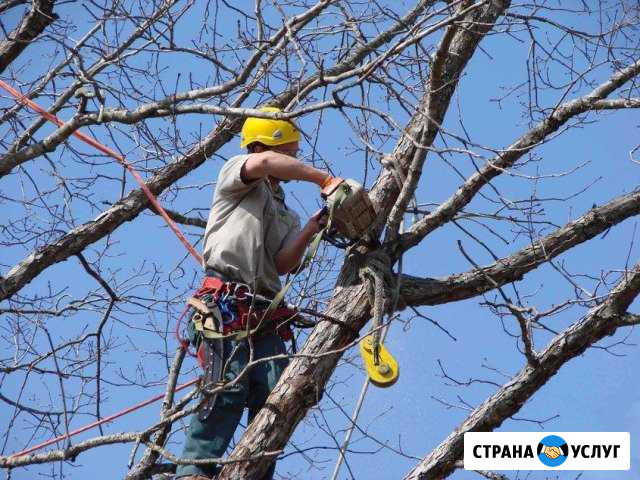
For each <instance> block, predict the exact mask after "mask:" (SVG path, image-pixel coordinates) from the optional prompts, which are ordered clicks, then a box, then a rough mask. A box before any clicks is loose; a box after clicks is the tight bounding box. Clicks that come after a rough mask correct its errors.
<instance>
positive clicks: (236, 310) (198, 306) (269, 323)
mask: <svg viewBox="0 0 640 480" xmlns="http://www.w3.org/2000/svg"><path fill="white" fill-rule="evenodd" d="M272 303H273V302H272V300H270V299H267V298H265V297H262V296H260V295H256V294H254V293H252V292H251V290H250V288H249V286H248V285H246V284H243V283H237V282H225V281H223V280H222V279H220V278H217V277H205V279H204V282H203V284H202V287H200V289H199V290H198V291H197V292H195V294H194V295H193V296H192V297H191V298H189V300H187V306H188V307H189V308H190V309H191V310H193V313H192V315H191V319H190V325H189V330H190V341H191V343H192V344H193V345H194V347H195V349H196V352H197V353H196V357H197V359H198V363H200V366H201V367H202V368H203V370H204V373H203V383H204V388H205V389H207V388H215V387H220V386H222V385H223V384H224V382H223V377H224V367H225V361H226V357H225V347H226V348H229V344H228V343H225V340H233V341H240V340H244V339H246V338H247V337H249V336H252V335H257V336H259V335H261V334H263V333H266V332H271V331H275V332H277V333H278V335H279V336H280V338H282V339H283V340H284V341H289V340H291V339H292V338H293V332H292V331H291V323H292V322H294V321H295V319H296V318H297V317H298V311H297V310H296V309H294V308H291V307H290V306H287V305H277V306H276V307H275V308H271V309H270V307H271V304H272ZM216 398H217V393H214V394H211V395H208V397H207V399H206V400H205V402H204V403H203V404H202V407H201V409H200V411H199V412H198V416H199V418H200V420H201V421H205V420H206V419H207V418H208V417H209V415H210V414H211V412H212V410H213V407H214V405H215V402H216Z"/></svg>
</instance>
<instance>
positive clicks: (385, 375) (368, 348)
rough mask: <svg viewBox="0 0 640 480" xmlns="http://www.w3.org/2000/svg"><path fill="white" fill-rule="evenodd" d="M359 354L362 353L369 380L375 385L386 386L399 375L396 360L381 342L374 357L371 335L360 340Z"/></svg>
mask: <svg viewBox="0 0 640 480" xmlns="http://www.w3.org/2000/svg"><path fill="white" fill-rule="evenodd" d="M360 355H362V361H363V362H364V366H365V368H366V369H367V375H368V376H369V380H370V381H371V383H373V384H374V385H375V386H376V387H381V388H386V387H390V386H391V385H393V384H394V383H396V381H397V380H398V376H399V375H400V368H399V367H398V362H396V359H395V358H393V357H392V356H391V354H390V353H389V350H387V349H386V348H385V346H384V345H383V344H382V343H380V344H379V345H378V355H377V356H378V358H377V359H376V358H375V357H376V356H375V352H374V347H373V338H372V336H371V335H368V336H366V337H365V338H364V339H363V340H362V341H361V342H360Z"/></svg>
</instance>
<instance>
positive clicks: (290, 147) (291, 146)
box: [271, 142, 299, 158]
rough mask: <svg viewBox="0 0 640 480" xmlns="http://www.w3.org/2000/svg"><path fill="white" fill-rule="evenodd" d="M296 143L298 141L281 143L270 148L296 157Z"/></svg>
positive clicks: (297, 145)
mask: <svg viewBox="0 0 640 480" xmlns="http://www.w3.org/2000/svg"><path fill="white" fill-rule="evenodd" d="M298 143H299V142H290V143H283V144H282V145H276V146H274V147H271V150H273V151H274V152H278V153H282V154H284V155H289V156H290V157H294V158H296V157H297V156H298V147H299V144H298Z"/></svg>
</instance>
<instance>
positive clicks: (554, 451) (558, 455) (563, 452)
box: [537, 435, 569, 467]
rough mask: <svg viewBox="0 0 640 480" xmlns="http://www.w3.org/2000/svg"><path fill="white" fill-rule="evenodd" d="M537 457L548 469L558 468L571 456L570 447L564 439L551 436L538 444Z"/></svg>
mask: <svg viewBox="0 0 640 480" xmlns="http://www.w3.org/2000/svg"><path fill="white" fill-rule="evenodd" d="M537 455H538V458H539V459H540V461H541V462H542V463H544V464H545V465H546V466H547V467H557V466H559V465H562V464H563V463H564V462H565V460H566V459H567V457H568V456H569V445H567V442H565V441H564V439H563V438H562V437H559V436H557V435H549V436H546V437H544V438H543V439H542V440H541V441H540V443H538V452H537Z"/></svg>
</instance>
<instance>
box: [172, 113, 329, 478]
mask: <svg viewBox="0 0 640 480" xmlns="http://www.w3.org/2000/svg"><path fill="white" fill-rule="evenodd" d="M262 110H263V111H266V112H278V111H279V109H277V108H272V107H267V108H263V109H262ZM299 140H300V133H299V132H298V130H297V129H296V127H295V125H294V124H293V123H291V122H288V121H282V120H271V119H261V118H253V117H250V118H247V120H246V121H245V123H244V126H243V127H242V136H241V145H240V146H241V148H244V147H246V148H247V150H248V153H247V154H246V155H238V156H235V157H233V158H231V159H230V160H229V161H227V162H226V164H225V165H224V167H223V168H222V170H221V171H220V174H219V176H218V183H217V185H216V191H215V194H214V198H213V205H212V208H211V213H210V215H209V220H208V222H207V228H206V231H205V237H204V260H205V264H206V265H205V268H206V275H207V277H216V278H218V279H220V280H222V281H224V282H234V283H235V282H237V283H238V284H246V285H248V286H250V287H251V290H252V291H253V292H254V293H257V294H260V295H263V296H266V297H269V298H273V296H275V295H276V294H277V293H278V291H279V290H280V289H281V283H280V278H279V276H280V275H284V274H286V273H289V272H291V271H292V270H295V269H296V268H297V267H298V265H299V264H300V261H301V259H302V256H303V254H304V252H305V250H306V247H307V245H308V244H309V242H310V241H311V239H312V237H313V236H314V235H315V234H316V233H317V232H319V231H320V229H321V228H322V224H323V221H324V218H323V217H322V215H321V213H317V214H315V215H314V216H312V217H311V218H310V219H309V221H308V222H307V224H306V225H305V226H304V227H303V228H302V229H301V228H300V220H299V218H298V216H297V215H296V214H295V213H294V212H293V211H291V210H289V209H288V208H287V206H286V204H285V202H284V193H283V191H282V189H281V188H280V182H281V181H288V180H303V181H307V182H312V183H315V184H317V185H318V186H319V187H323V186H326V185H328V184H329V183H331V181H332V180H333V178H332V177H331V176H330V175H328V174H327V173H326V172H323V171H322V170H318V169H317V168H314V167H312V166H309V165H305V164H304V163H302V162H300V161H298V160H296V158H295V157H296V154H297V152H298V142H299ZM275 330H276V329H275V327H274V326H273V325H271V326H269V325H267V326H265V327H264V328H262V329H261V331H259V332H257V333H256V334H255V335H253V336H252V338H251V342H249V341H248V340H246V339H244V340H231V339H228V338H225V339H224V348H223V351H224V362H223V363H224V364H225V365H226V368H225V370H224V380H225V381H231V380H233V379H235V378H236V377H237V376H238V375H239V374H240V372H242V370H243V369H244V367H245V366H246V365H247V363H248V362H249V357H250V355H251V359H252V360H254V361H255V360H257V359H260V358H268V357H273V356H277V355H282V354H285V353H286V347H285V344H284V341H283V340H282V338H280V336H279V335H278V333H277V332H276V331H275ZM287 362H288V361H287V359H286V358H278V359H273V360H268V361H265V362H262V363H258V364H257V365H255V366H254V367H253V368H252V369H250V370H249V371H248V372H245V373H244V374H243V375H242V376H241V378H240V380H239V381H238V382H237V383H236V384H234V385H233V387H231V388H229V389H225V390H224V391H223V392H221V393H220V394H219V395H218V396H217V398H216V400H215V403H214V404H213V406H212V407H213V408H212V409H211V412H210V413H209V414H208V415H207V417H206V419H204V420H203V419H202V418H201V415H197V414H196V415H194V416H193V417H192V419H191V423H190V426H189V429H188V431H187V435H186V443H185V447H184V452H183V454H182V457H183V458H188V459H206V458H220V457H222V456H223V455H224V452H225V450H226V449H227V446H228V445H229V442H230V441H231V438H232V437H233V434H234V432H235V430H236V428H237V426H238V423H239V421H240V418H241V417H242V413H243V410H244V407H245V405H246V406H247V407H248V409H249V422H251V420H252V419H253V417H254V416H255V415H256V413H258V411H259V410H260V408H261V407H262V406H263V405H264V403H265V401H266V399H267V396H268V395H269V393H270V392H271V390H272V389H273V387H274V386H275V384H276V382H277V381H278V378H279V377H280V375H281V374H282V371H283V370H284V368H285V367H286V365H287ZM274 470H275V462H274V463H273V464H272V465H271V468H270V470H269V471H268V472H267V474H266V475H265V476H264V477H263V479H264V480H268V479H271V478H272V477H273V472H274ZM215 473H216V468H215V466H214V465H179V466H178V469H177V472H176V478H181V479H183V480H186V479H188V480H205V479H210V478H211V477H212V476H213V475H214V474H215Z"/></svg>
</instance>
